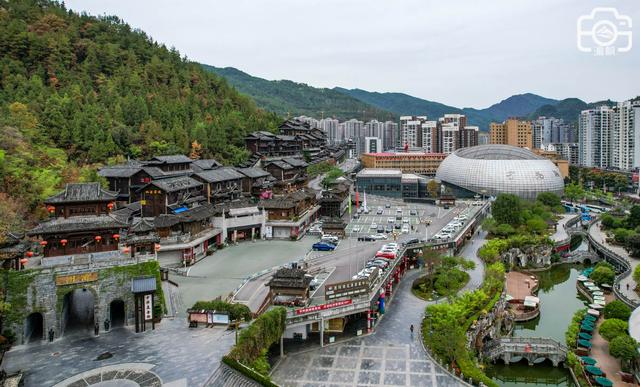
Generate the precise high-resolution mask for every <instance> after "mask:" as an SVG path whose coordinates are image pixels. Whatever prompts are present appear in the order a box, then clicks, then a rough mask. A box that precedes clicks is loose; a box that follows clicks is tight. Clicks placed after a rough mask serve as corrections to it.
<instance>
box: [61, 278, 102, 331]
mask: <svg viewBox="0 0 640 387" xmlns="http://www.w3.org/2000/svg"><path fill="white" fill-rule="evenodd" d="M94 308H95V299H94V296H93V293H92V292H91V291H90V290H89V289H86V288H83V289H75V290H72V291H70V292H69V293H67V294H65V295H64V300H63V306H62V335H67V334H69V333H73V332H91V331H92V330H93V327H94V323H95V318H94Z"/></svg>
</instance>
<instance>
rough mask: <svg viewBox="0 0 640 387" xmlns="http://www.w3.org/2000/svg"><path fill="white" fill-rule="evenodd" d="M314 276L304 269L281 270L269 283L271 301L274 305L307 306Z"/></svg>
mask: <svg viewBox="0 0 640 387" xmlns="http://www.w3.org/2000/svg"><path fill="white" fill-rule="evenodd" d="M312 279H313V277H312V276H310V275H309V276H308V275H307V272H306V271H304V270H302V269H289V268H282V269H279V270H278V271H277V272H276V273H275V274H274V275H273V278H271V280H270V281H269V283H268V284H267V286H269V299H270V300H271V303H272V304H273V305H289V306H294V305H298V306H301V305H305V303H306V302H307V300H308V299H309V284H311V280H312Z"/></svg>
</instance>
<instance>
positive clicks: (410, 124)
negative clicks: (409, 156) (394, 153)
mask: <svg viewBox="0 0 640 387" xmlns="http://www.w3.org/2000/svg"><path fill="white" fill-rule="evenodd" d="M425 121H427V116H402V117H400V146H401V147H404V146H408V147H409V148H417V147H420V146H421V145H422V144H421V142H422V141H421V138H420V137H421V130H422V124H423V123H424V122H425Z"/></svg>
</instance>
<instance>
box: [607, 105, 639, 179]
mask: <svg viewBox="0 0 640 387" xmlns="http://www.w3.org/2000/svg"><path fill="white" fill-rule="evenodd" d="M639 116H640V101H637V102H635V103H634V102H631V101H624V102H620V103H618V105H616V106H615V107H614V108H613V120H612V128H611V163H610V166H611V167H612V168H617V169H621V170H631V169H634V168H638V167H640V119H638V117H639Z"/></svg>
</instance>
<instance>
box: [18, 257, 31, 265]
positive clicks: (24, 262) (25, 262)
mask: <svg viewBox="0 0 640 387" xmlns="http://www.w3.org/2000/svg"><path fill="white" fill-rule="evenodd" d="M28 262H29V260H28V259H27V258H22V259H21V260H20V264H21V265H26V264H27V263H28Z"/></svg>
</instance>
